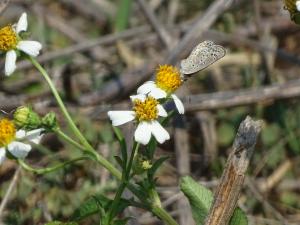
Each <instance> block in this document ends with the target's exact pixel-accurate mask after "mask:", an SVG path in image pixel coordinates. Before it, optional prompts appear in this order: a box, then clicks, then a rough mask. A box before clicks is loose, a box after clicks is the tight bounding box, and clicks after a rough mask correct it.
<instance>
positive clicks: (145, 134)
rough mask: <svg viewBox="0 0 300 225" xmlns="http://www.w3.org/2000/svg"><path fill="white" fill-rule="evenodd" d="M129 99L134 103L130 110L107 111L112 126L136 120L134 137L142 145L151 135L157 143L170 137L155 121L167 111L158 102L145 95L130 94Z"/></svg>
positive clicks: (164, 115)
mask: <svg viewBox="0 0 300 225" xmlns="http://www.w3.org/2000/svg"><path fill="white" fill-rule="evenodd" d="M131 100H132V102H133V105H134V106H133V110H132V111H109V112H108V113H107V114H108V116H109V118H110V120H111V121H112V124H113V126H119V125H122V124H124V123H127V122H129V121H133V120H135V121H137V123H138V125H137V128H136V130H135V133H134V138H135V140H136V141H137V142H139V143H142V144H144V145H146V144H148V143H149V141H150V138H151V135H153V136H154V137H155V139H156V140H157V141H158V142H159V143H163V142H165V141H166V140H168V139H170V135H169V133H168V132H167V131H166V130H165V129H164V128H163V127H162V126H161V125H160V123H159V122H158V121H157V119H158V117H159V116H162V117H166V116H167V112H166V111H165V109H164V108H163V107H162V106H161V105H160V104H159V102H158V101H157V100H156V99H154V98H153V97H151V96H146V95H135V96H131Z"/></svg>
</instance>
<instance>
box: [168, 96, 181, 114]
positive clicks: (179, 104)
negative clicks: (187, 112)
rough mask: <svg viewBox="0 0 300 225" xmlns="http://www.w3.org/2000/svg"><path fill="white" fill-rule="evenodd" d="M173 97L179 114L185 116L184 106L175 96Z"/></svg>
mask: <svg viewBox="0 0 300 225" xmlns="http://www.w3.org/2000/svg"><path fill="white" fill-rule="evenodd" d="M171 96H172V98H173V100H174V103H175V105H176V108H177V110H178V112H179V114H184V106H183V103H182V101H181V100H180V99H179V98H178V97H177V96H176V95H174V94H172V95H171Z"/></svg>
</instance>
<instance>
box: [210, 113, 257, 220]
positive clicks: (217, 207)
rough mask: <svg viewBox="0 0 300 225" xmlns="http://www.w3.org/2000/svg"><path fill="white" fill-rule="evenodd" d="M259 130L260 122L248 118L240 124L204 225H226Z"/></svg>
mask: <svg viewBox="0 0 300 225" xmlns="http://www.w3.org/2000/svg"><path fill="white" fill-rule="evenodd" d="M260 129H261V121H254V120H252V119H251V117H249V116H247V118H246V119H245V120H244V121H243V122H242V123H241V124H240V127H239V130H238V132H237V135H236V137H235V140H234V143H233V147H232V152H231V153H230V155H229V157H228V160H227V164H226V168H225V170H224V172H223V175H222V177H221V179H220V183H219V185H218V187H217V190H216V193H215V196H214V202H213V204H212V207H211V209H210V211H209V213H208V216H207V218H206V221H205V225H226V224H228V222H229V220H230V218H231V216H232V214H233V212H234V209H235V207H236V204H237V200H238V198H239V195H240V191H241V188H242V186H243V183H244V178H245V172H246V170H247V168H248V165H249V162H250V159H251V156H252V154H253V151H254V146H255V144H256V138H257V135H258V134H259V132H260Z"/></svg>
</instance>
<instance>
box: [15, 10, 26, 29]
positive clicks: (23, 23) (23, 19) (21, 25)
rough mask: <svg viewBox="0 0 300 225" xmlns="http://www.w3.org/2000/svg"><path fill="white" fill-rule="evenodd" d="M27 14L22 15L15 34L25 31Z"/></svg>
mask: <svg viewBox="0 0 300 225" xmlns="http://www.w3.org/2000/svg"><path fill="white" fill-rule="evenodd" d="M27 26H28V24H27V14H26V13H22V15H21V17H20V19H19V21H18V23H17V27H16V32H17V33H20V32H21V31H26V30H27Z"/></svg>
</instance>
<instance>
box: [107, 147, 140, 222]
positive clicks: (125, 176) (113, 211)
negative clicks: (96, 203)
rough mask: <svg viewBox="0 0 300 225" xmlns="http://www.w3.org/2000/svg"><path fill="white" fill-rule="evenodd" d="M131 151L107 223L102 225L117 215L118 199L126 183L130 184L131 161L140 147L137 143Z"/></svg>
mask: <svg viewBox="0 0 300 225" xmlns="http://www.w3.org/2000/svg"><path fill="white" fill-rule="evenodd" d="M133 146H134V147H133V149H132V151H131V155H130V159H129V162H128V166H127V167H126V170H125V171H123V174H122V182H121V184H120V186H119V188H118V191H117V193H116V195H115V198H114V200H113V203H112V205H111V208H110V210H109V212H108V216H107V218H108V219H107V223H104V224H107V225H109V224H110V222H111V220H112V219H113V218H114V216H115V214H116V213H117V206H118V204H119V202H120V199H121V197H122V194H123V192H124V190H125V188H126V187H127V185H128V183H129V182H130V181H129V175H130V171H131V167H132V163H133V159H134V156H135V155H136V153H137V152H138V149H139V147H140V144H139V143H136V142H135V143H134V145H133Z"/></svg>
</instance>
